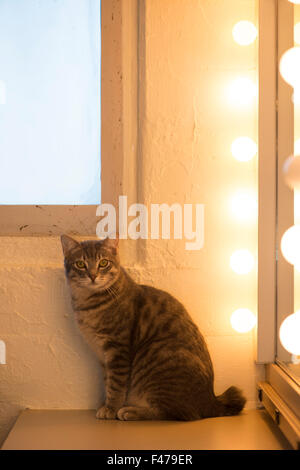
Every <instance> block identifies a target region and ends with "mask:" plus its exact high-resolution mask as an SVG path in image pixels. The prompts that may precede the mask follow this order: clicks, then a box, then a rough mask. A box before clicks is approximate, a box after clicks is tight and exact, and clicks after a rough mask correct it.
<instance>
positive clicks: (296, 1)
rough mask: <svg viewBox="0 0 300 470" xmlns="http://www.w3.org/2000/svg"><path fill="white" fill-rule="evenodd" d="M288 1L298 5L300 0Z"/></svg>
mask: <svg viewBox="0 0 300 470" xmlns="http://www.w3.org/2000/svg"><path fill="white" fill-rule="evenodd" d="M289 2H291V3H294V4H295V5H300V0H289Z"/></svg>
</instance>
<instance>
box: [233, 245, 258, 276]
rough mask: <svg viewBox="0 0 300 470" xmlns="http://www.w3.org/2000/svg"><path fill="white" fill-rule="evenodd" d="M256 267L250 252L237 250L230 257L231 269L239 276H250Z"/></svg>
mask: <svg viewBox="0 0 300 470" xmlns="http://www.w3.org/2000/svg"><path fill="white" fill-rule="evenodd" d="M253 266H254V258H253V256H252V254H251V253H250V251H248V250H237V251H235V252H234V253H233V254H232V255H231V257H230V267H231V269H232V270H233V271H234V272H235V273H237V274H248V273H249V272H250V271H251V270H252V269H253Z"/></svg>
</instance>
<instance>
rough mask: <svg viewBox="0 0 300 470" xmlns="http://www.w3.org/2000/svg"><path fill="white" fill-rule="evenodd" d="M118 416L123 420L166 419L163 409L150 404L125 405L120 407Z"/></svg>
mask: <svg viewBox="0 0 300 470" xmlns="http://www.w3.org/2000/svg"><path fill="white" fill-rule="evenodd" d="M117 416H118V418H119V419H120V420H121V421H138V420H151V419H157V420H159V419H166V416H164V413H163V412H162V411H160V410H159V409H157V408H155V407H150V406H149V407H148V406H123V408H120V409H119V411H118V413H117Z"/></svg>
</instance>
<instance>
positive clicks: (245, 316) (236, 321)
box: [230, 308, 256, 333]
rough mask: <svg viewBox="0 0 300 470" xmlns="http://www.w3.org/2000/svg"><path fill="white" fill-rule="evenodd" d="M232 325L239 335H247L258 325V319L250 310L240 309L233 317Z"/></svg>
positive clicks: (231, 319)
mask: <svg viewBox="0 0 300 470" xmlns="http://www.w3.org/2000/svg"><path fill="white" fill-rule="evenodd" d="M230 323H231V326H232V328H233V329H234V330H235V331H237V332H238V333H247V332H248V331H251V330H252V329H253V328H254V326H255V325H256V317H255V315H253V313H252V312H251V310H249V309H248V308H238V309H237V310H235V312H233V314H232V315H231V318H230Z"/></svg>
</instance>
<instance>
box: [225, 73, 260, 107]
mask: <svg viewBox="0 0 300 470" xmlns="http://www.w3.org/2000/svg"><path fill="white" fill-rule="evenodd" d="M256 96H257V86H256V85H255V83H254V82H253V81H252V80H251V79H250V78H248V77H238V78H236V79H235V80H233V81H232V82H231V83H230V85H229V86H228V101H229V103H230V104H231V105H234V106H238V107H240V106H248V105H250V104H252V102H253V100H254V98H255V97H256Z"/></svg>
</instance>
